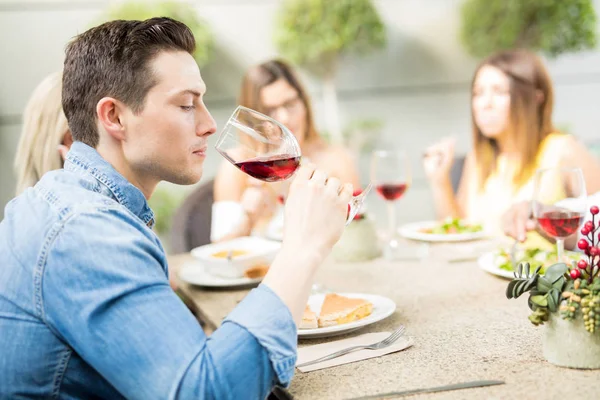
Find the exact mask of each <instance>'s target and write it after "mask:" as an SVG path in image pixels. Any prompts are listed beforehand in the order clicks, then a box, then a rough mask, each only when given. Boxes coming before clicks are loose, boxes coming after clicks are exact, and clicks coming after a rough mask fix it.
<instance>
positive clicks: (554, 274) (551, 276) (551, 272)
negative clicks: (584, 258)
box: [544, 263, 569, 283]
mask: <svg viewBox="0 0 600 400" xmlns="http://www.w3.org/2000/svg"><path fill="white" fill-rule="evenodd" d="M568 270H569V267H568V266H567V264H565V263H557V264H553V265H551V266H550V267H548V268H547V269H546V273H545V274H544V277H545V278H546V279H547V280H549V281H550V282H552V283H554V282H555V281H557V280H558V279H560V278H561V277H562V276H563V275H564V274H566V273H567V271H568Z"/></svg>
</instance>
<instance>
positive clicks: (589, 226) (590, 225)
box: [583, 221, 594, 232]
mask: <svg viewBox="0 0 600 400" xmlns="http://www.w3.org/2000/svg"><path fill="white" fill-rule="evenodd" d="M583 227H584V228H586V229H587V230H588V231H590V232H591V231H593V230H594V223H593V222H592V221H588V222H586V223H585V225H583Z"/></svg>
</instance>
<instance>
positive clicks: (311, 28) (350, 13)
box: [275, 0, 386, 143]
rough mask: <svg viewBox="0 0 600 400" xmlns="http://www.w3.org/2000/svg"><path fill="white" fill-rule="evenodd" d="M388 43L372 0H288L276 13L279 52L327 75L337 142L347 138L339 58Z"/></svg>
mask: <svg viewBox="0 0 600 400" xmlns="http://www.w3.org/2000/svg"><path fill="white" fill-rule="evenodd" d="M385 43H386V38H385V26H384V25H383V22H382V20H381V18H380V17H379V14H378V13H377V9H376V8H375V6H374V5H373V3H372V1H371V0H335V1H332V0H285V1H284V2H283V4H282V7H281V9H280V10H279V12H278V14H277V20H276V25H275V45H276V47H277V48H278V50H279V51H280V52H281V54H283V55H284V56H285V57H286V58H288V59H289V60H290V61H292V62H294V63H297V64H300V65H302V66H304V67H305V68H307V69H308V70H309V71H311V72H313V73H314V74H316V75H317V76H320V77H322V78H323V101H324V106H325V116H326V123H327V125H326V129H327V130H328V131H329V133H330V135H331V137H332V139H333V141H334V142H336V143H341V142H342V129H341V128H340V122H339V117H338V109H337V94H336V88H335V76H336V73H337V70H338V67H339V63H340V58H341V57H342V55H346V54H367V53H369V52H371V51H373V50H374V49H378V48H382V47H383V46H384V45H385Z"/></svg>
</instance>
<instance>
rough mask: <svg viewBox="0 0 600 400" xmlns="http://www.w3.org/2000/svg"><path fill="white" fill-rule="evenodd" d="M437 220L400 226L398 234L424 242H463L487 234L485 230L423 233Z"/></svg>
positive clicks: (436, 223) (481, 237)
mask: <svg viewBox="0 0 600 400" xmlns="http://www.w3.org/2000/svg"><path fill="white" fill-rule="evenodd" d="M438 224H439V222H438V221H425V222H415V223H412V224H407V225H404V226H401V227H400V229H399V232H400V235H402V236H403V237H405V238H407V239H413V240H421V241H424V242H465V241H469V240H478V239H484V238H485V237H486V236H487V235H486V233H485V231H483V230H481V231H479V232H466V233H446V234H439V233H425V232H422V231H421V230H422V229H428V228H433V227H434V226H436V225H438Z"/></svg>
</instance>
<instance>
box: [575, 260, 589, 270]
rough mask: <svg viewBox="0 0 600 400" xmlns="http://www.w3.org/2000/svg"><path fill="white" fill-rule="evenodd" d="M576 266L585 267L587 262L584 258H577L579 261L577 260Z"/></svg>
mask: <svg viewBox="0 0 600 400" xmlns="http://www.w3.org/2000/svg"><path fill="white" fill-rule="evenodd" d="M577 266H578V267H579V268H581V269H586V268H587V266H588V263H587V261H585V260H579V261H577Z"/></svg>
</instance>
